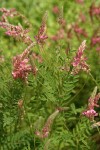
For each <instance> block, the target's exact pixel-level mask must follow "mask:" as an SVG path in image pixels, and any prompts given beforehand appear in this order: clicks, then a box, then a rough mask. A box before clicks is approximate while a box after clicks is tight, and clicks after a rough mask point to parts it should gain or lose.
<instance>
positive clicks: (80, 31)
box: [73, 24, 88, 37]
mask: <svg viewBox="0 0 100 150" xmlns="http://www.w3.org/2000/svg"><path fill="white" fill-rule="evenodd" d="M73 27H74V32H75V33H76V34H77V36H79V35H83V36H84V37H88V34H87V32H86V31H85V29H82V28H80V27H79V25H77V24H75V25H74V26H73Z"/></svg>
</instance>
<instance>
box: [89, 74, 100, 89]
mask: <svg viewBox="0 0 100 150" xmlns="http://www.w3.org/2000/svg"><path fill="white" fill-rule="evenodd" d="M89 75H90V77H91V78H92V80H93V81H94V82H95V84H96V85H97V86H98V88H99V89H100V86H99V84H98V83H97V81H96V80H95V79H94V77H93V75H92V74H91V73H89Z"/></svg>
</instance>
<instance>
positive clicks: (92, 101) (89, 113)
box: [82, 93, 100, 120]
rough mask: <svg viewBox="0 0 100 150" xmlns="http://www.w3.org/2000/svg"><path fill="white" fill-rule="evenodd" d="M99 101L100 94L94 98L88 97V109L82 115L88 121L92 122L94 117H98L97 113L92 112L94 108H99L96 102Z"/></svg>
mask: <svg viewBox="0 0 100 150" xmlns="http://www.w3.org/2000/svg"><path fill="white" fill-rule="evenodd" d="M99 99H100V93H98V94H97V95H96V96H94V97H90V98H89V100H88V109H87V110H86V111H84V112H83V113H82V114H83V115H85V116H86V117H88V118H89V119H90V120H94V117H95V116H98V113H97V112H96V111H95V110H94V107H99V105H98V104H97V103H98V100H99Z"/></svg>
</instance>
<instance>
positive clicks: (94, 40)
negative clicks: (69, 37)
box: [91, 36, 100, 45]
mask: <svg viewBox="0 0 100 150" xmlns="http://www.w3.org/2000/svg"><path fill="white" fill-rule="evenodd" d="M91 43H92V45H95V44H100V36H95V37H92V39H91Z"/></svg>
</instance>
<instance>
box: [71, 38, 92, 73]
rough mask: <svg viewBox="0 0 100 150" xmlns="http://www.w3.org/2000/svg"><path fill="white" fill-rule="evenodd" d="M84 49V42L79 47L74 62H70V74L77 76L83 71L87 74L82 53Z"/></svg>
mask: <svg viewBox="0 0 100 150" xmlns="http://www.w3.org/2000/svg"><path fill="white" fill-rule="evenodd" d="M85 47H86V41H85V40H84V41H83V42H82V44H81V45H80V47H79V49H78V52H77V53H76V56H75V57H74V61H73V62H72V66H73V70H72V72H71V73H72V74H78V72H79V71H81V70H84V71H86V72H89V70H90V69H89V66H88V65H87V63H86V57H84V56H83V52H84V50H85Z"/></svg>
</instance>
